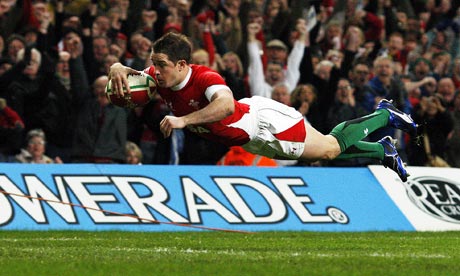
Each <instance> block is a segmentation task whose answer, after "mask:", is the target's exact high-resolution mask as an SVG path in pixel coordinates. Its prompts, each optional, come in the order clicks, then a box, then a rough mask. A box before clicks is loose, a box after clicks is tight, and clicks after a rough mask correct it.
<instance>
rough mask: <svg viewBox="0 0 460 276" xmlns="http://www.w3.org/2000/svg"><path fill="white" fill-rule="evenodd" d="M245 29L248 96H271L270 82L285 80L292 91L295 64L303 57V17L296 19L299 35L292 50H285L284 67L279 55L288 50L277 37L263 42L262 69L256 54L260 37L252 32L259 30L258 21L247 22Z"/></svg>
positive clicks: (281, 56)
mask: <svg viewBox="0 0 460 276" xmlns="http://www.w3.org/2000/svg"><path fill="white" fill-rule="evenodd" d="M247 29H248V44H247V47H248V55H249V68H248V79H249V88H250V90H251V94H252V96H255V95H257V96H262V97H267V98H271V94H272V90H273V86H274V85H275V84H277V83H280V82H282V83H285V84H286V85H287V87H288V88H289V91H292V90H293V89H294V88H295V87H296V85H297V82H298V81H299V78H300V71H299V66H300V62H301V60H302V57H303V53H304V48H305V39H306V36H307V28H306V25H305V20H303V19H299V20H298V22H297V25H296V30H297V31H298V32H299V37H298V38H297V40H296V42H295V43H294V47H293V48H292V51H291V52H290V53H289V56H288V58H287V63H286V66H285V67H284V64H285V63H284V60H283V59H284V57H285V55H287V53H288V48H287V46H286V45H285V44H284V43H283V42H281V41H280V40H271V41H269V43H267V52H268V54H267V66H266V69H265V72H264V67H263V63H262V60H261V57H260V48H259V43H260V41H258V40H257V38H256V34H257V33H259V32H260V31H261V29H262V26H261V25H260V23H257V22H253V23H249V24H248V26H247Z"/></svg>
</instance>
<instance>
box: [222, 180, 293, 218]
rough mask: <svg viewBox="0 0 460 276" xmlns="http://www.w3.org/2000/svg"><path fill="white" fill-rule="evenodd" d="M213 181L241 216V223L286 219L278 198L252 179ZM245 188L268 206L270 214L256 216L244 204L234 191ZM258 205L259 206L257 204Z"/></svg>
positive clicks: (283, 208) (285, 213) (283, 207)
mask: <svg viewBox="0 0 460 276" xmlns="http://www.w3.org/2000/svg"><path fill="white" fill-rule="evenodd" d="M214 181H215V182H216V183H217V185H219V187H220V188H221V189H222V191H223V192H224V194H225V195H226V196H227V198H228V200H229V201H230V202H231V203H232V205H233V207H235V209H236V210H237V211H238V213H239V214H240V215H241V216H242V218H243V221H244V222H247V223H256V222H259V223H261V222H265V223H273V222H278V221H281V220H282V219H283V218H285V217H286V215H287V212H286V206H285V205H284V203H283V201H282V200H281V199H280V198H279V196H278V195H277V194H276V193H275V192H273V190H271V189H270V188H269V187H267V186H266V185H264V184H262V183H260V182H257V181H255V180H252V179H248V178H242V177H235V178H215V179H214ZM237 185H241V186H247V187H251V188H252V189H254V190H256V191H257V192H258V193H259V194H260V195H261V196H262V197H263V198H264V199H265V200H266V202H267V204H268V205H269V209H270V212H269V213H268V215H266V216H261V215H258V216H256V215H255V214H254V212H253V211H252V210H251V209H250V208H249V206H248V205H247V204H246V202H245V200H243V199H242V198H241V196H240V194H239V193H238V192H237V191H236V189H235V186H237ZM258 205H260V204H258Z"/></svg>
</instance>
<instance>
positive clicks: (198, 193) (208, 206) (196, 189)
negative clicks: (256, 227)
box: [182, 177, 241, 223]
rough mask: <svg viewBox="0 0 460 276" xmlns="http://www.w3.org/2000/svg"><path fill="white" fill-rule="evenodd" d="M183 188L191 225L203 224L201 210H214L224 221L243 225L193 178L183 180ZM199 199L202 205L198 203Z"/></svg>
mask: <svg viewBox="0 0 460 276" xmlns="http://www.w3.org/2000/svg"><path fill="white" fill-rule="evenodd" d="M182 188H183V190H184V194H185V202H186V204H187V209H188V212H189V219H190V222H191V223H201V222H202V221H201V217H200V214H199V211H200V210H213V211H215V212H216V213H218V214H219V215H220V216H221V217H222V218H223V219H225V220H226V221H228V222H230V223H241V220H240V219H239V218H238V217H236V216H235V215H234V214H233V213H232V212H230V211H229V210H228V209H227V208H225V206H224V205H222V204H221V203H220V202H219V201H217V200H216V199H215V198H213V197H212V196H211V195H210V194H209V193H208V192H206V191H205V190H203V188H201V187H200V186H199V185H198V184H196V183H195V182H194V181H193V180H192V179H191V178H188V177H185V178H183V179H182ZM196 198H199V199H200V200H201V201H202V203H199V202H197V201H196Z"/></svg>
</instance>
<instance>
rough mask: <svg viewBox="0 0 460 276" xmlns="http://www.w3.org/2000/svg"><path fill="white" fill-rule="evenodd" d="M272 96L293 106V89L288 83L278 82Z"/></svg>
mask: <svg viewBox="0 0 460 276" xmlns="http://www.w3.org/2000/svg"><path fill="white" fill-rule="evenodd" d="M271 98H272V99H273V100H275V101H277V102H280V103H283V104H285V105H287V106H291V91H289V88H288V87H287V85H286V84H283V83H278V84H275V85H274V86H273V90H272V96H271Z"/></svg>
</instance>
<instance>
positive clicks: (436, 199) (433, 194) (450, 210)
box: [405, 176, 460, 223]
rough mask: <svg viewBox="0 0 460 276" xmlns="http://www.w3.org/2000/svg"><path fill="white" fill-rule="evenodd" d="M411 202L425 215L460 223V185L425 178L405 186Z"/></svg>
mask: <svg viewBox="0 0 460 276" xmlns="http://www.w3.org/2000/svg"><path fill="white" fill-rule="evenodd" d="M405 187H406V191H407V194H408V196H409V198H410V200H411V201H412V202H413V203H414V204H415V205H416V206H417V207H418V208H420V209H421V210H422V211H424V212H425V213H427V214H429V215H431V216H433V217H436V218H439V219H442V220H444V221H448V222H454V223H460V184H459V183H455V182H453V181H451V180H448V179H444V178H440V177H432V176H423V177H417V178H414V179H411V180H409V181H408V182H407V184H405Z"/></svg>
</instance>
